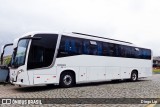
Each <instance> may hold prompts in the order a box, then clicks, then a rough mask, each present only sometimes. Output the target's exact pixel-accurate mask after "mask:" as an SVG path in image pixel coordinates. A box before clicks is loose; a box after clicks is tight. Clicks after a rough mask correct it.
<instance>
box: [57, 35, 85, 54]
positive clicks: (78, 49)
mask: <svg viewBox="0 0 160 107" xmlns="http://www.w3.org/2000/svg"><path fill="white" fill-rule="evenodd" d="M80 54H82V40H81V39H78V38H72V37H66V36H63V37H62V40H61V42H60V47H59V52H58V57H66V56H73V55H80Z"/></svg>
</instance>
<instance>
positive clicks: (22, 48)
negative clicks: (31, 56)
mask: <svg viewBox="0 0 160 107" xmlns="http://www.w3.org/2000/svg"><path fill="white" fill-rule="evenodd" d="M28 43H29V39H22V40H20V41H19V42H18V47H17V48H16V49H15V50H14V52H13V59H12V63H11V66H12V67H14V68H18V67H19V66H22V65H24V63H25V58H26V51H27V47H28Z"/></svg>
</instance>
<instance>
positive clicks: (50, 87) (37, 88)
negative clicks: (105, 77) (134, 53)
mask: <svg viewBox="0 0 160 107" xmlns="http://www.w3.org/2000/svg"><path fill="white" fill-rule="evenodd" d="M144 81H150V80H138V81H136V82H144ZM121 83H135V82H131V81H129V80H114V81H105V82H92V83H82V84H77V85H75V86H73V87H71V88H78V87H89V86H100V85H107V84H121ZM53 89H65V88H61V87H60V86H58V85H47V86H31V87H18V88H15V90H16V91H18V92H39V91H47V90H53ZM66 89H67V88H66Z"/></svg>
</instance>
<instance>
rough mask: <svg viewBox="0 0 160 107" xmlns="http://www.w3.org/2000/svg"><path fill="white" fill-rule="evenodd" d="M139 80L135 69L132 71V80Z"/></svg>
mask: <svg viewBox="0 0 160 107" xmlns="http://www.w3.org/2000/svg"><path fill="white" fill-rule="evenodd" d="M137 80H138V73H137V72H136V71H133V72H132V73H131V81H132V82H135V81H137Z"/></svg>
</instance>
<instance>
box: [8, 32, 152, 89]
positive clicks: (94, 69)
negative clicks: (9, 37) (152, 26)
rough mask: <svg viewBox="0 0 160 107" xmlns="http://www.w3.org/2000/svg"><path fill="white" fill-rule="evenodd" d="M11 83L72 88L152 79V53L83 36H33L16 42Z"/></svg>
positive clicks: (124, 43)
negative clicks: (55, 85)
mask: <svg viewBox="0 0 160 107" xmlns="http://www.w3.org/2000/svg"><path fill="white" fill-rule="evenodd" d="M13 46H14V52H13V56H12V61H11V67H10V81H11V82H12V83H13V84H17V85H43V84H57V85H58V84H59V85H61V86H62V87H71V86H73V85H74V84H78V83H89V82H98V81H107V80H117V79H131V81H137V80H138V78H142V77H148V76H151V75H152V53H151V50H150V49H145V48H141V47H137V46H135V45H134V44H132V43H130V42H125V41H120V40H114V39H109V38H104V37H97V36H93V35H88V34H82V33H76V32H72V33H61V34H59V33H47V32H32V33H28V34H25V35H23V36H22V37H21V38H18V39H16V40H15V41H14V45H13Z"/></svg>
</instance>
